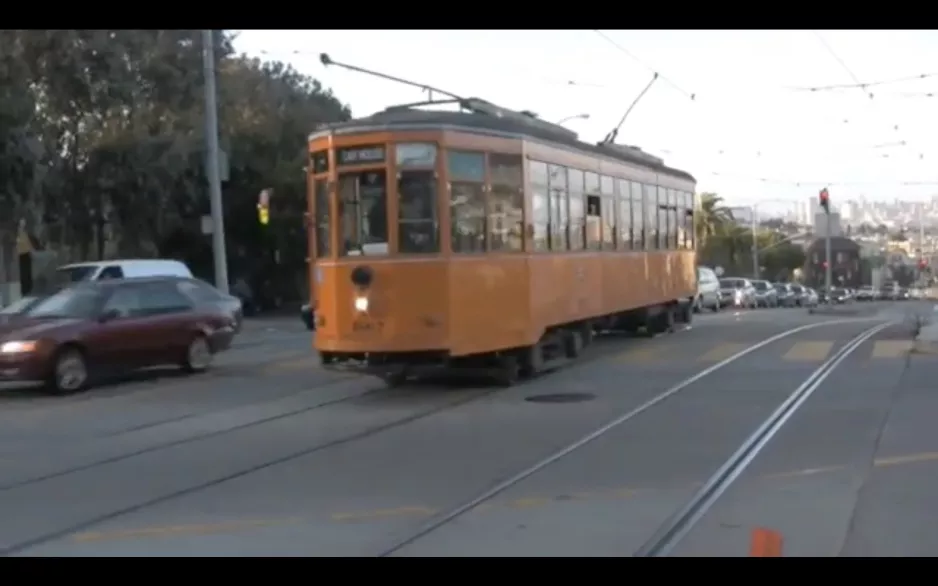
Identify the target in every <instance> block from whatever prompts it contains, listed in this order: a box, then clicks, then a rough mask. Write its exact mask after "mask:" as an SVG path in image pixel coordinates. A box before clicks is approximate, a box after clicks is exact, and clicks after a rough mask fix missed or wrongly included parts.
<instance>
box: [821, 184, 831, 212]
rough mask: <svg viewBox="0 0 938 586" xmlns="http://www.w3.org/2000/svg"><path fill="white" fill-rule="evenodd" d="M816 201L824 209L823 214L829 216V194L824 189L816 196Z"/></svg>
mask: <svg viewBox="0 0 938 586" xmlns="http://www.w3.org/2000/svg"><path fill="white" fill-rule="evenodd" d="M818 200H819V201H820V203H821V207H822V208H824V213H826V214H829V213H830V212H831V200H830V193H828V191H827V188H826V187H825V188H824V189H822V190H821V193H819V194H818Z"/></svg>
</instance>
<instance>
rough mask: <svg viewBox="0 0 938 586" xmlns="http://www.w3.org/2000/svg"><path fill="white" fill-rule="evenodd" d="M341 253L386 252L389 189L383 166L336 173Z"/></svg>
mask: <svg viewBox="0 0 938 586" xmlns="http://www.w3.org/2000/svg"><path fill="white" fill-rule="evenodd" d="M338 191H339V210H340V211H339V215H340V217H341V218H342V221H341V229H342V232H341V234H340V237H341V239H342V240H341V241H342V244H343V246H342V254H343V255H346V256H357V255H378V254H387V253H388V208H387V206H388V190H387V174H386V173H385V171H384V170H376V171H362V172H359V173H342V174H340V175H339V190H338Z"/></svg>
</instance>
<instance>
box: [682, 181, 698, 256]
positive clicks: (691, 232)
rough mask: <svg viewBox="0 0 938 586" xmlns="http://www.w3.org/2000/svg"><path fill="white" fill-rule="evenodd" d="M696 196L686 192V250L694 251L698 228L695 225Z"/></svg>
mask: <svg viewBox="0 0 938 586" xmlns="http://www.w3.org/2000/svg"><path fill="white" fill-rule="evenodd" d="M694 214H695V210H694V194H693V193H690V192H687V191H685V192H684V248H686V249H688V250H694V238H695V237H696V226H695V225H694Z"/></svg>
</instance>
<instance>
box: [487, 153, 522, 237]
mask: <svg viewBox="0 0 938 586" xmlns="http://www.w3.org/2000/svg"><path fill="white" fill-rule="evenodd" d="M523 169H524V159H522V158H521V155H503V154H498V153H490V154H489V180H490V181H491V183H492V189H491V192H490V193H491V195H490V197H489V212H488V216H489V246H490V250H516V251H520V250H523V249H524V171H523Z"/></svg>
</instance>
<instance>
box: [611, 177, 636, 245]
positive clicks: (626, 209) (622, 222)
mask: <svg viewBox="0 0 938 586" xmlns="http://www.w3.org/2000/svg"><path fill="white" fill-rule="evenodd" d="M629 185H630V184H629V182H628V181H626V180H625V179H617V180H616V187H618V188H619V249H620V250H630V249H631V248H632V193H631V192H630V191H629V190H630V189H631V188H630V186H629ZM638 209H639V210H641V209H642V208H641V207H640V206H639V208H638Z"/></svg>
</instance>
